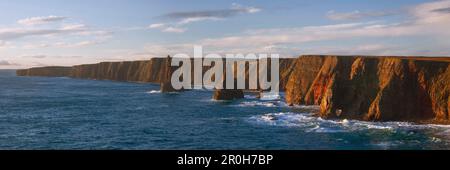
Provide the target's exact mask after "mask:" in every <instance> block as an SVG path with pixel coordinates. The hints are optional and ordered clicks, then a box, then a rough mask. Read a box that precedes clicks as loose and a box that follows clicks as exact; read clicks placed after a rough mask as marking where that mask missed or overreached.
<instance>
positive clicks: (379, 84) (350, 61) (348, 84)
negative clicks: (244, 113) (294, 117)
mask: <svg viewBox="0 0 450 170" xmlns="http://www.w3.org/2000/svg"><path fill="white" fill-rule="evenodd" d="M286 88H287V89H286V99H287V102H288V103H289V104H317V105H320V108H321V110H320V113H319V116H321V117H324V118H349V119H360V120H368V121H414V122H433V123H449V120H450V119H449V116H450V115H449V114H450V113H449V110H450V58H426V57H422V58H419V57H411V58H407V57H355V56H305V57H300V58H299V59H297V61H296V66H295V70H294V71H293V74H292V75H291V76H290V78H289V83H288V85H287V87H286Z"/></svg>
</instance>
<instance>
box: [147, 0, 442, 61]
mask: <svg viewBox="0 0 450 170" xmlns="http://www.w3.org/2000/svg"><path fill="white" fill-rule="evenodd" d="M449 7H450V0H447V1H435V2H430V3H424V4H420V5H417V6H415V7H413V8H410V9H409V10H408V11H406V12H407V13H406V15H408V16H409V17H408V18H409V20H407V21H405V22H388V21H368V22H350V23H343V24H332V25H318V26H305V27H291V28H271V29H254V30H248V31H245V32H243V33H241V34H235V35H230V36H225V37H218V38H207V39H201V40H198V41H194V42H192V43H181V44H170V45H149V46H147V49H152V48H154V49H156V50H155V51H152V52H153V53H157V52H159V53H160V54H157V55H156V56H164V55H167V54H171V55H173V54H176V53H188V54H189V52H191V51H192V47H193V45H202V46H203V47H204V50H205V51H209V52H215V53H228V52H230V53H232V52H241V53H267V52H277V53H280V54H281V55H282V56H283V55H284V56H285V57H286V56H295V55H298V54H300V53H310V54H314V53H315V54H329V53H334V54H351V53H353V54H356V53H357V54H365V55H450V49H441V48H440V47H445V46H447V47H448V45H449V43H448V39H450V32H449V31H448V30H450V22H448V21H450V13H446V12H442V10H439V9H445V8H449ZM413 37H416V38H427V39H432V40H433V41H434V42H435V44H433V45H431V46H423V45H420V43H421V42H420V41H418V42H411V43H404V44H400V45H393V44H392V42H390V40H393V39H395V40H402V39H403V38H408V39H409V38H413ZM358 39H359V40H361V39H364V41H368V42H370V41H371V40H374V41H375V42H376V43H374V44H373V43H360V44H352V43H349V42H352V40H358ZM319 42H320V43H332V44H334V45H333V47H327V46H325V45H317V44H320V43H319ZM446 43H447V44H446ZM312 44H315V45H312ZM299 47H302V48H299ZM439 49H440V50H439ZM149 51H150V50H149ZM433 52H434V53H433Z"/></svg>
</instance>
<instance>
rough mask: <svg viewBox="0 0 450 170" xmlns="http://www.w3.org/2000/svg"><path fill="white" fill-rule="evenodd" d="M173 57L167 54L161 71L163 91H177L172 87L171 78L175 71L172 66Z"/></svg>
mask: <svg viewBox="0 0 450 170" xmlns="http://www.w3.org/2000/svg"><path fill="white" fill-rule="evenodd" d="M171 63H172V58H171V57H170V56H167V58H166V60H165V61H164V65H163V71H162V72H161V74H162V76H161V87H160V89H161V92H162V93H169V92H175V91H177V90H176V89H174V88H173V87H172V83H171V78H172V73H173V72H174V69H175V68H173V67H172V66H171Z"/></svg>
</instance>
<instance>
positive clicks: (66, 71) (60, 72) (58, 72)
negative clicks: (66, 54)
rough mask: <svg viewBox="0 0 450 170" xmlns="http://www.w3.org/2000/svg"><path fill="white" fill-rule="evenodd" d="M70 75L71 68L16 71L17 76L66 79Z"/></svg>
mask: <svg viewBox="0 0 450 170" xmlns="http://www.w3.org/2000/svg"><path fill="white" fill-rule="evenodd" d="M71 73H72V67H41V68H30V69H24V70H17V71H16V74H17V75H18V76H48V77H67V76H69V75H71Z"/></svg>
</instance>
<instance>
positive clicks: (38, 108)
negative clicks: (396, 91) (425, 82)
mask: <svg viewBox="0 0 450 170" xmlns="http://www.w3.org/2000/svg"><path fill="white" fill-rule="evenodd" d="M317 109H318V108H317V107H316V106H292V107H289V106H287V105H286V104H285V103H284V99H283V94H282V95H281V98H280V99H274V100H260V99H257V98H256V97H255V96H254V95H252V94H247V95H246V97H245V99H241V100H235V101H229V102H225V101H215V100H212V92H211V91H208V90H192V91H185V92H179V93H168V94H163V93H160V91H159V85H158V84H150V83H132V82H115V81H100V80H81V79H72V78H65V77H60V78H55V77H18V76H16V75H15V71H14V70H0V149H1V150H5V149H8V150H9V149H13V150H16V149H17V150H23V149H27V150H28V149H31V150H41V149H69V150H71V149H89V150H90V149H93V150H103V149H114V150H116V149H117V150H137V149H139V150H140V149H145V150H147V149H148V150H163V149H164V150H165V149H171V150H172V149H175V150H178V149H180V150H185V149H212V150H216V149H227V150H228V149H233V150H234V149H239V150H241V149H245V150H374V149H375V150H379V149H381V150H390V149H395V150H398V149H401V150H435V149H449V148H450V126H446V125H432V124H427V125H423V124H414V123H409V122H365V121H356V120H325V119H322V118H318V117H315V116H314V114H313V113H314V112H315V111H317Z"/></svg>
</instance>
